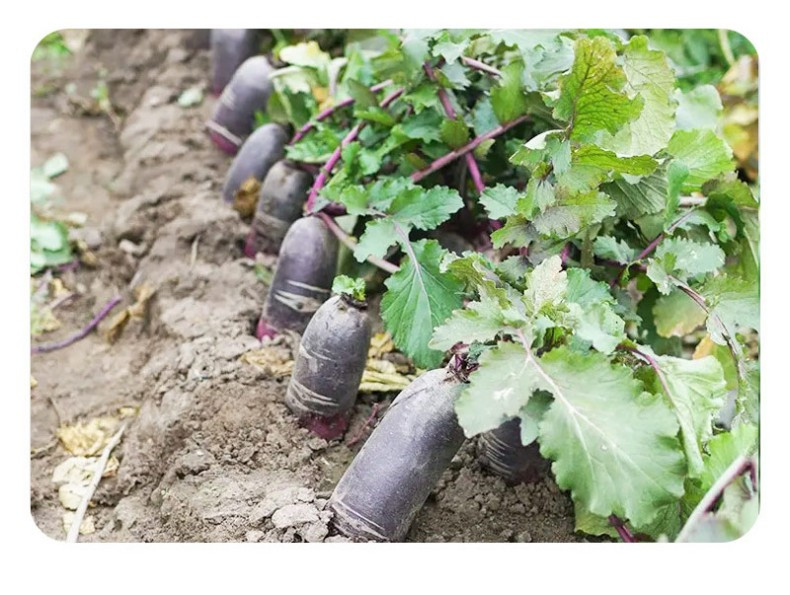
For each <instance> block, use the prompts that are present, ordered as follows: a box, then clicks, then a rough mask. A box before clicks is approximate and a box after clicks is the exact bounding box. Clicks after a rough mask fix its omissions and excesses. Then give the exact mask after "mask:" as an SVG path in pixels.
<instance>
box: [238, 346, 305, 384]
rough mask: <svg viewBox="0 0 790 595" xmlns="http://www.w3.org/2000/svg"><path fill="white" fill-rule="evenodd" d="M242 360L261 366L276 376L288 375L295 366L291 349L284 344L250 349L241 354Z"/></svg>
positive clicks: (257, 366)
mask: <svg viewBox="0 0 790 595" xmlns="http://www.w3.org/2000/svg"><path fill="white" fill-rule="evenodd" d="M241 361H243V362H244V363H245V364H250V365H253V366H255V367H256V368H260V369H261V370H263V371H265V372H267V373H269V374H271V375H272V376H274V377H280V376H288V375H289V374H291V373H292V372H293V368H294V362H293V358H292V356H291V350H290V349H288V348H287V347H284V346H282V345H267V346H266V347H263V348H261V349H254V350H253V351H248V352H247V353H245V354H243V355H242V356H241Z"/></svg>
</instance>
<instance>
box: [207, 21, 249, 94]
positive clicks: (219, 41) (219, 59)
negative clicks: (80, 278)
mask: <svg viewBox="0 0 790 595" xmlns="http://www.w3.org/2000/svg"><path fill="white" fill-rule="evenodd" d="M210 39H211V41H210V44H211V90H212V91H213V92H214V94H215V95H219V94H220V93H222V90H223V89H224V88H225V87H226V86H227V84H228V83H229V82H230V79H231V78H232V77H233V73H234V72H236V70H237V69H238V68H239V66H241V64H242V63H243V62H244V61H245V60H246V59H247V58H250V57H252V56H254V55H255V53H256V51H257V50H258V33H257V32H256V31H255V30H254V29H212V30H211V38H210Z"/></svg>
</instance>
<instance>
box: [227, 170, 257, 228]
mask: <svg viewBox="0 0 790 595" xmlns="http://www.w3.org/2000/svg"><path fill="white" fill-rule="evenodd" d="M260 190H261V182H260V180H258V179H256V178H255V177H254V176H250V177H249V178H247V179H246V180H244V182H242V184H241V186H240V187H239V189H238V190H237V191H236V195H235V196H234V197H233V208H234V209H236V210H237V211H238V212H239V214H241V216H242V217H244V218H245V219H246V218H249V217H252V216H253V215H254V214H255V209H256V207H257V206H258V193H259V192H260Z"/></svg>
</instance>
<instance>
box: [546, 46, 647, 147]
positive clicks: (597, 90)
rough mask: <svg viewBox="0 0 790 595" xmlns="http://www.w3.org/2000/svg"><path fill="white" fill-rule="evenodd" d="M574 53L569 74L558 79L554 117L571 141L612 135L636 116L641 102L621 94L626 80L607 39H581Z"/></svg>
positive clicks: (639, 110) (624, 93)
mask: <svg viewBox="0 0 790 595" xmlns="http://www.w3.org/2000/svg"><path fill="white" fill-rule="evenodd" d="M574 51H575V58H574V61H573V67H572V69H571V71H570V73H568V74H566V75H564V76H562V77H560V80H559V87H560V97H559V100H558V101H557V105H556V106H555V107H554V117H555V118H557V119H558V120H561V121H563V122H567V123H568V129H569V138H571V139H572V140H578V141H589V140H592V139H593V137H594V135H595V134H596V133H598V132H599V131H607V132H609V133H610V134H616V133H617V132H618V131H619V130H620V128H621V127H622V126H624V125H625V124H626V123H627V122H630V121H631V120H634V119H635V118H637V117H638V116H639V114H640V112H641V111H642V104H643V100H641V99H639V98H634V99H631V98H629V97H628V94H627V93H626V92H625V89H624V87H625V85H626V82H627V78H626V75H625V73H624V72H623V69H622V68H621V67H620V66H618V65H617V55H616V53H615V50H614V47H613V46H612V43H611V42H610V41H609V40H608V39H606V38H604V37H595V38H594V39H586V38H581V39H579V40H578V41H577V42H576V46H575V48H574Z"/></svg>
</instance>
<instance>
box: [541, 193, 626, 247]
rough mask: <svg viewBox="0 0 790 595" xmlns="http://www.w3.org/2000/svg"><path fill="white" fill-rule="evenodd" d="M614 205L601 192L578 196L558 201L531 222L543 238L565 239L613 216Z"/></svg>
mask: <svg viewBox="0 0 790 595" xmlns="http://www.w3.org/2000/svg"><path fill="white" fill-rule="evenodd" d="M614 212H615V203H614V201H613V200H612V199H610V198H609V197H608V196H606V195H605V194H604V193H603V192H595V191H593V192H590V193H588V194H579V195H576V196H571V197H568V198H565V199H563V200H560V201H558V202H557V203H556V204H555V205H553V206H550V207H548V208H547V209H546V210H545V211H543V212H542V213H540V214H539V215H538V216H537V217H535V218H534V220H533V221H532V223H533V225H534V226H535V229H536V230H537V231H538V233H540V234H542V235H544V236H554V237H559V238H567V237H570V236H572V235H574V234H576V233H578V232H579V231H580V230H581V229H582V228H584V227H587V226H588V225H592V224H593V223H600V222H601V221H603V220H604V219H605V218H606V217H610V216H612V215H614Z"/></svg>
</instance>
